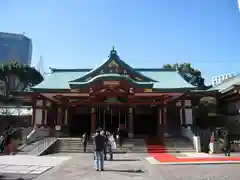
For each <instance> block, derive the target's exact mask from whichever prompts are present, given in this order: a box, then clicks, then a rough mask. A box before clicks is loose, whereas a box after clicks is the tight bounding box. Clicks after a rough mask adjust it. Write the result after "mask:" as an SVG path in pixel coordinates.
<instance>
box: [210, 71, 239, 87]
mask: <svg viewBox="0 0 240 180" xmlns="http://www.w3.org/2000/svg"><path fill="white" fill-rule="evenodd" d="M234 76H235V75H234V74H233V73H226V74H222V75H219V76H214V77H212V86H216V85H218V84H221V83H223V81H225V80H227V79H229V78H232V77H234Z"/></svg>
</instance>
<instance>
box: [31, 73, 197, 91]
mask: <svg viewBox="0 0 240 180" xmlns="http://www.w3.org/2000/svg"><path fill="white" fill-rule="evenodd" d="M135 70H136V71H137V72H141V73H142V74H144V75H145V76H148V77H150V78H154V79H156V80H157V81H158V82H155V83H154V84H153V87H154V88H164V89H175V88H176V89H178V88H195V86H192V85H191V84H189V83H188V82H186V81H185V80H184V79H183V78H182V76H181V75H180V74H179V73H178V72H177V71H175V70H172V69H157V68H156V69H135ZM88 71H89V69H86V70H81V69H65V70H64V69H52V73H51V74H48V75H46V76H45V77H44V81H43V82H41V83H40V84H38V85H36V86H34V87H33V88H32V89H70V86H69V84H72V83H73V84H74V82H71V81H73V80H75V79H77V78H79V77H81V76H83V75H84V74H86V73H87V72H88ZM101 76H103V75H101ZM105 76H106V75H105ZM114 76H119V75H118V74H115V75H114ZM138 83H140V84H141V83H143V82H138ZM145 83H146V82H145Z"/></svg>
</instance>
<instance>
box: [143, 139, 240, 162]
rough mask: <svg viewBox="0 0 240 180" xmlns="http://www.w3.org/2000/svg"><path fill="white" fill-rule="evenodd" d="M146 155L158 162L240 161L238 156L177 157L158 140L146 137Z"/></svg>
mask: <svg viewBox="0 0 240 180" xmlns="http://www.w3.org/2000/svg"><path fill="white" fill-rule="evenodd" d="M146 144H147V150H148V155H149V156H151V157H153V158H155V159H156V160H158V161H160V162H169V163H174V162H176V163H178V162H179V163H181V162H183V163H184V162H219V161H240V157H233V156H232V157H231V156H230V157H199V158H177V157H176V156H174V155H172V154H169V153H168V152H167V149H166V148H165V146H164V145H163V144H161V143H160V142H159V141H158V140H156V139H155V140H154V139H147V140H146Z"/></svg>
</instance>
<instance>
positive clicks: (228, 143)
mask: <svg viewBox="0 0 240 180" xmlns="http://www.w3.org/2000/svg"><path fill="white" fill-rule="evenodd" d="M223 147H224V153H225V156H230V152H231V137H230V134H229V132H228V131H227V132H226V134H225V136H224V140H223Z"/></svg>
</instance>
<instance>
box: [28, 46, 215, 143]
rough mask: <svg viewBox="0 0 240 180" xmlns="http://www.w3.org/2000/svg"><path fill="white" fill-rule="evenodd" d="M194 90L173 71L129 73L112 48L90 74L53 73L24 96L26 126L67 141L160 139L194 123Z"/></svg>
mask: <svg viewBox="0 0 240 180" xmlns="http://www.w3.org/2000/svg"><path fill="white" fill-rule="evenodd" d="M205 95H208V96H209V95H212V96H215V92H209V91H206V90H200V89H199V88H198V87H196V86H194V85H192V84H190V83H189V82H188V81H187V75H185V74H184V73H182V72H179V71H178V70H177V69H161V68H134V67H131V66H130V65H128V64H127V63H126V62H125V61H123V60H121V59H120V57H119V56H118V54H117V51H116V50H115V49H114V48H113V49H112V50H111V52H110V55H109V57H108V59H107V60H106V61H105V62H104V63H103V64H102V65H100V66H98V67H97V68H94V69H55V68H51V73H50V74H48V75H46V76H45V77H44V81H43V82H41V83H40V84H38V85H36V86H34V87H32V88H31V90H30V91H28V92H24V96H25V97H27V98H28V100H29V101H30V102H31V103H32V108H33V113H32V122H31V123H32V125H36V126H38V127H48V128H53V129H56V130H58V131H60V132H61V133H62V134H64V135H67V136H79V135H80V134H82V133H84V132H88V133H91V132H92V133H93V132H95V130H96V128H98V127H101V128H103V129H108V130H115V129H117V128H121V129H124V130H126V132H127V133H128V136H129V137H130V138H131V137H134V136H140V135H156V136H161V137H163V136H164V135H167V134H172V133H174V132H178V130H179V129H180V127H181V126H186V125H192V124H194V123H195V110H196V107H197V106H198V103H199V99H200V98H201V97H203V96H205Z"/></svg>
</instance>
